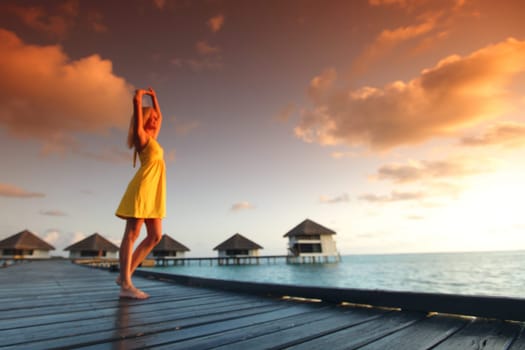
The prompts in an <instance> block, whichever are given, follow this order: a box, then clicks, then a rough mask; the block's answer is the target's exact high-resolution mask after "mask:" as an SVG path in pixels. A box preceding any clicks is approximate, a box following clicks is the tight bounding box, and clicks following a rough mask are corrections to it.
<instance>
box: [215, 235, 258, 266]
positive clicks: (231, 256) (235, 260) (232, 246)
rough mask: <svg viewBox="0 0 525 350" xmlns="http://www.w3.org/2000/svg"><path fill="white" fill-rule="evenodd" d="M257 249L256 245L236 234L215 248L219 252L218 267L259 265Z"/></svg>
mask: <svg viewBox="0 0 525 350" xmlns="http://www.w3.org/2000/svg"><path fill="white" fill-rule="evenodd" d="M259 249H263V247H261V246H260V245H258V244H257V243H255V242H253V241H251V240H249V239H248V238H246V237H244V236H243V235H241V234H239V233H236V234H234V235H233V236H231V237H230V238H228V239H227V240H225V241H224V242H222V243H221V244H219V245H218V246H216V247H215V248H213V250H217V251H218V252H219V265H229V264H234V265H239V264H251V263H253V261H255V263H257V264H258V263H259Z"/></svg>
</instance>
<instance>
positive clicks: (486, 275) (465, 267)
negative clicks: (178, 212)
mask: <svg viewBox="0 0 525 350" xmlns="http://www.w3.org/2000/svg"><path fill="white" fill-rule="evenodd" d="M341 258H342V261H341V262H339V263H332V264H287V263H286V262H284V261H283V262H277V263H270V264H268V263H266V262H264V263H261V264H259V265H237V266H231V265H230V266H217V265H213V266H210V265H209V264H208V263H206V262H203V263H202V265H201V266H199V264H198V263H197V262H192V263H191V264H189V265H184V266H169V267H154V268H151V269H153V270H154V271H158V272H164V273H172V274H177V275H190V276H197V277H207V278H217V279H226V280H236V281H249V282H265V283H278V284H292V285H301V286H321V287H338V288H358V289H379V290H392V291H412V292H428V293H452V294H464V295H491V296H507V297H517V298H525V251H509V252H469V253H425V254H388V255H343V256H342V257H341Z"/></svg>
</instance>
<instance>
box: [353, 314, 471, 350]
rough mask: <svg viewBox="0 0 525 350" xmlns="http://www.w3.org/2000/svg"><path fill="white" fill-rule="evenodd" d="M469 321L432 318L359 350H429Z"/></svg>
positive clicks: (451, 318)
mask: <svg viewBox="0 0 525 350" xmlns="http://www.w3.org/2000/svg"><path fill="white" fill-rule="evenodd" d="M469 322H470V321H469V320H467V319H464V318H458V317H448V316H439V315H438V316H432V317H428V318H426V319H424V320H422V321H421V322H416V323H414V324H412V325H410V326H409V327H406V328H404V329H402V330H400V331H399V332H395V333H392V334H390V335H388V336H386V337H383V338H380V339H379V340H377V341H374V342H372V343H370V344H368V345H365V346H363V347H361V348H359V349H360V350H361V349H362V350H399V349H403V350H416V349H430V348H431V347H432V346H434V345H436V344H438V343H440V342H442V341H443V340H445V339H446V338H448V337H450V336H451V335H452V334H454V333H456V332H457V331H459V330H460V329H461V328H463V327H465V326H466V325H467V324H468V323H469Z"/></svg>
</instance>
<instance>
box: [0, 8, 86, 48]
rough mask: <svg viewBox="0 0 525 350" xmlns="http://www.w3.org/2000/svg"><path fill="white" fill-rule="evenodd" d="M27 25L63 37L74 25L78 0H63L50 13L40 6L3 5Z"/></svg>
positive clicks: (59, 37)
mask: <svg viewBox="0 0 525 350" xmlns="http://www.w3.org/2000/svg"><path fill="white" fill-rule="evenodd" d="M4 8H5V9H6V10H7V11H8V12H10V13H12V14H14V15H15V16H16V17H18V18H19V19H20V20H21V21H22V22H23V23H24V24H25V25H27V26H28V27H30V28H32V29H35V30H38V31H40V32H43V33H46V34H48V35H50V36H52V37H56V38H58V39H64V38H65V37H66V36H67V34H68V31H69V30H70V29H71V28H72V27H73V26H74V24H75V19H76V17H77V16H78V13H79V5H78V1H76V0H70V1H64V2H62V3H61V4H59V5H58V6H56V7H55V9H54V11H53V12H52V13H51V12H49V11H48V9H47V8H44V7H42V6H31V7H24V6H19V5H14V4H10V5H7V6H5V7H4Z"/></svg>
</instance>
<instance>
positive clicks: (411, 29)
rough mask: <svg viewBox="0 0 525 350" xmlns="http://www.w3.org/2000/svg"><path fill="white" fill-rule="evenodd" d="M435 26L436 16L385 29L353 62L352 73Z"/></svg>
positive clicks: (426, 32)
mask: <svg viewBox="0 0 525 350" xmlns="http://www.w3.org/2000/svg"><path fill="white" fill-rule="evenodd" d="M436 24H437V16H430V17H428V18H426V19H425V20H424V21H423V23H420V24H416V25H410V26H405V27H399V28H396V29H393V30H390V29H385V30H383V31H382V32H381V33H380V34H379V36H378V37H377V38H376V39H375V40H374V42H373V43H372V44H370V45H369V46H368V47H367V48H366V49H365V51H364V52H363V53H362V54H361V55H360V56H359V57H358V58H357V59H356V60H355V61H354V63H353V65H352V71H353V72H354V73H361V72H363V71H365V70H366V69H367V68H368V67H369V66H370V65H371V64H372V63H374V62H375V61H377V60H379V59H380V58H382V57H384V56H385V55H386V54H388V53H389V52H390V51H392V49H393V48H395V47H396V46H398V45H399V44H401V43H403V42H405V41H408V40H411V39H414V38H418V37H421V36H423V35H424V34H428V33H430V32H431V31H432V30H434V28H435V27H436Z"/></svg>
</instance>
